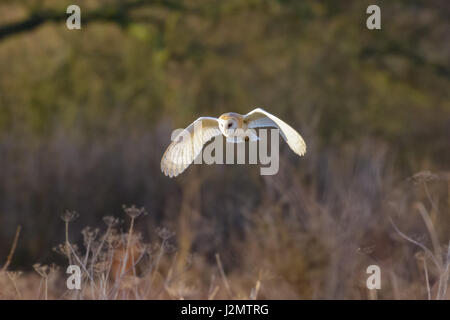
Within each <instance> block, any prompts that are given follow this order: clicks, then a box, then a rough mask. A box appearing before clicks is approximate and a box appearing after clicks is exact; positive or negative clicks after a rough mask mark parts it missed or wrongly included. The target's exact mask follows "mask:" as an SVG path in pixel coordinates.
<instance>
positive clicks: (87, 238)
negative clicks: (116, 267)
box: [81, 227, 100, 244]
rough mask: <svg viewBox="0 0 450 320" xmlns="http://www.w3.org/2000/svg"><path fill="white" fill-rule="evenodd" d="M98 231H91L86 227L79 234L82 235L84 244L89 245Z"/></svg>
mask: <svg viewBox="0 0 450 320" xmlns="http://www.w3.org/2000/svg"><path fill="white" fill-rule="evenodd" d="M99 231H100V230H99V229H94V230H92V229H91V228H90V227H86V228H84V229H83V230H82V231H81V234H82V235H83V239H84V243H85V244H87V243H90V242H93V241H94V240H95V238H97V235H98V233H99Z"/></svg>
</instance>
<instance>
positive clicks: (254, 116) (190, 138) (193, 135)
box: [161, 108, 306, 178]
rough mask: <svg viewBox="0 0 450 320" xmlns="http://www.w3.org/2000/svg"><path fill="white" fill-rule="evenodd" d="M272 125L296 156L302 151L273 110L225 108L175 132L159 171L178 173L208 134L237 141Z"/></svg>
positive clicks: (297, 138)
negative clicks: (233, 110)
mask: <svg viewBox="0 0 450 320" xmlns="http://www.w3.org/2000/svg"><path fill="white" fill-rule="evenodd" d="M264 127H266V128H267V127H274V128H278V129H279V130H280V134H281V136H282V137H283V139H284V140H285V141H286V142H287V144H288V145H289V147H290V148H291V149H292V151H294V152H295V153H296V154H298V155H299V156H302V155H304V154H305V152H306V144H305V141H304V140H303V138H302V137H301V136H300V134H299V133H298V132H297V131H296V130H294V129H293V128H292V127H291V126H289V125H288V124H287V123H285V122H284V121H283V120H281V119H279V118H277V117H275V116H274V115H273V114H270V113H269V112H267V111H265V110H263V109H261V108H256V109H255V110H253V111H250V112H249V113H247V114H246V115H241V114H239V113H234V112H229V113H224V114H222V115H221V116H220V117H219V118H213V117H200V118H198V119H197V120H195V121H194V122H193V123H191V124H190V125H189V126H188V127H187V128H186V129H184V130H183V132H181V133H180V134H178V135H177V136H176V137H175V139H174V140H173V141H172V143H171V144H170V145H169V147H167V150H166V151H165V152H164V155H163V157H162V159H161V171H162V172H163V173H164V174H165V175H166V176H169V177H171V178H172V177H176V176H177V175H179V174H180V173H182V172H183V171H184V170H185V169H186V168H187V167H188V166H189V165H190V164H191V163H192V162H193V161H194V159H195V158H196V157H197V156H198V154H199V153H200V152H201V151H202V148H203V145H204V144H205V143H207V142H208V141H209V140H211V139H212V138H214V137H216V136H219V135H221V134H222V135H224V136H225V137H226V138H227V141H229V142H234V143H239V142H244V141H247V140H258V139H259V138H258V137H257V136H256V135H255V133H254V130H248V129H257V128H264Z"/></svg>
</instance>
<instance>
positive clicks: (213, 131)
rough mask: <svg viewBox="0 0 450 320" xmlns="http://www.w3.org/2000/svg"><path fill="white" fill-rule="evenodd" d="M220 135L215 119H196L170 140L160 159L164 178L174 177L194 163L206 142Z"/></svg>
mask: <svg viewBox="0 0 450 320" xmlns="http://www.w3.org/2000/svg"><path fill="white" fill-rule="evenodd" d="M220 134H221V132H220V129H219V125H218V121H217V119H216V118H212V117H201V118H198V119H197V120H195V121H194V122H193V123H191V124H190V125H189V126H188V127H187V128H186V129H184V130H182V131H181V133H179V134H178V135H177V136H176V137H175V139H172V140H173V141H172V143H171V144H170V145H169V146H168V147H167V150H166V151H165V152H164V155H163V157H162V159H161V171H162V172H164V174H165V175H166V176H169V177H171V178H172V177H176V176H177V175H179V174H180V173H182V172H183V171H184V170H185V169H186V168H187V167H188V166H189V165H190V164H191V163H192V161H194V159H195V157H197V156H198V154H199V153H200V152H201V151H202V148H203V145H204V144H205V143H206V142H208V141H209V140H211V139H212V138H213V137H215V136H218V135H220Z"/></svg>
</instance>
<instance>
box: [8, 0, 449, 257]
mask: <svg viewBox="0 0 450 320" xmlns="http://www.w3.org/2000/svg"><path fill="white" fill-rule="evenodd" d="M70 4H78V5H79V6H80V7H81V21H82V29H81V30H68V29H67V28H66V25H65V19H66V17H67V16H68V15H67V14H66V13H65V11H66V8H67V6H68V5H70ZM370 4H374V3H373V1H366V0H364V1H360V0H355V1H334V0H319V1H316V0H314V1H313V0H309V1H308V0H305V1H298V0H226V1H224V0H170V1H167V0H154V1H152V0H148V1H145V0H121V1H113V0H80V1H77V2H76V3H75V2H74V1H71V0H70V1H66V0H63V1H62V0H17V1H15V0H8V1H2V2H1V3H0V145H1V147H0V163H1V164H2V169H1V170H2V172H1V173H0V177H1V178H2V181H3V182H2V183H0V210H1V211H0V222H2V223H4V227H3V230H2V232H0V234H1V233H3V234H4V238H2V236H1V235H0V239H3V240H4V241H3V242H4V243H5V245H4V247H3V246H2V248H0V249H1V250H0V253H3V252H5V250H6V248H7V246H8V244H7V243H8V242H7V241H6V239H10V237H11V235H12V233H13V231H14V226H15V225H16V223H17V222H21V223H22V224H24V223H25V222H24V221H30V222H29V224H30V227H35V228H38V227H39V226H40V228H41V229H39V230H47V229H45V228H54V229H57V228H58V226H59V224H58V222H57V221H56V220H54V217H55V216H58V215H59V214H61V213H62V212H63V210H65V209H79V210H80V211H83V210H85V211H89V210H88V209H87V208H89V206H90V207H91V210H92V214H93V216H97V217H98V216H99V215H101V214H108V213H109V212H108V211H109V210H120V207H121V205H122V204H123V203H124V202H126V201H130V202H132V201H133V202H134V203H136V204H137V205H146V207H147V209H148V210H149V212H160V213H159V214H160V215H164V212H165V211H164V209H163V208H165V207H167V206H169V207H170V206H173V204H171V203H170V200H169V199H168V198H169V196H166V195H164V194H165V193H167V194H168V193H170V194H171V195H173V194H175V195H177V194H179V192H180V191H179V189H173V187H171V186H169V182H167V180H164V179H163V178H162V177H161V175H160V172H159V168H158V166H159V159H160V155H161V154H162V152H163V150H164V148H165V146H167V144H168V142H169V133H170V129H173V128H178V127H183V126H186V125H187V124H189V123H190V122H191V121H193V120H194V119H196V118H197V117H198V116H200V115H211V116H217V115H220V114H221V113H223V112H226V111H236V112H240V113H246V112H248V111H249V110H251V109H252V108H253V107H254V106H260V107H264V108H266V109H267V110H268V111H270V112H273V113H274V114H277V115H279V116H280V117H281V118H283V119H286V120H287V121H288V122H289V123H291V124H292V125H293V126H294V127H297V128H299V131H300V132H302V133H304V134H305V136H306V138H307V142H308V138H309V139H310V141H314V142H315V149H313V151H314V150H315V151H316V152H321V150H325V149H326V148H329V147H331V148H345V147H346V146H348V145H350V146H351V145H356V144H361V143H363V144H364V143H366V142H365V141H376V143H382V144H383V145H386V146H387V148H389V150H390V152H392V153H393V157H395V160H396V164H397V166H398V168H399V170H400V171H402V172H403V173H404V174H409V173H412V172H415V171H417V170H420V169H422V168H423V167H424V166H426V167H427V168H438V169H443V168H447V169H448V163H449V161H450V150H449V141H450V99H449V98H450V90H449V88H450V59H449V58H450V33H449V32H448V30H450V28H449V23H450V19H449V17H450V3H449V2H448V1H445V0H413V1H412V0H403V1H376V4H378V5H379V6H380V7H381V19H382V29H381V30H368V29H367V28H366V18H367V16H368V15H367V14H366V8H367V6H368V5H370ZM368 138H370V139H373V140H366V139H368ZM105 148H106V149H107V150H108V151H107V152H106V151H105V152H103V153H102V151H101V150H103V149H105ZM74 150H75V151H74ZM93 159H96V160H95V161H94V160H93ZM121 161H122V162H121ZM62 162H64V165H62V164H61V163H62ZM58 170H59V171H58ZM192 170H196V168H194V169H192ZM131 177H133V178H131ZM145 180H151V181H145ZM235 183H238V182H236V181H235ZM249 189H250V190H251V188H250V187H249ZM69 193H73V194H74V195H73V196H72V195H69ZM149 195H151V196H149ZM255 201H256V200H255ZM80 203H83V205H80ZM112 208H116V209H112ZM83 213H85V214H88V212H83ZM30 217H35V218H33V219H31V220H30ZM37 217H39V218H37ZM89 219H93V218H89ZM55 221H56V222H55ZM95 221H98V220H95ZM25 227H26V226H25ZM52 232H53V233H52ZM52 232H50V233H48V234H46V237H47V238H45V239H41V240H40V241H42V243H35V242H33V241H31V239H28V241H29V242H30V243H31V244H30V246H32V247H33V246H35V247H36V248H34V249H30V250H35V251H33V252H39V251H38V249H37V248H41V249H42V247H44V246H45V245H48V243H53V242H52V241H53V240H51V239H50V238H52V237H54V236H55V234H54V232H56V231H52ZM58 232H59V231H58ZM58 234H59V233H58ZM24 250H25V249H24ZM24 252H25V251H24ZM1 256H3V255H0V257H1Z"/></svg>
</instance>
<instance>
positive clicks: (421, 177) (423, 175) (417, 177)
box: [408, 171, 439, 184]
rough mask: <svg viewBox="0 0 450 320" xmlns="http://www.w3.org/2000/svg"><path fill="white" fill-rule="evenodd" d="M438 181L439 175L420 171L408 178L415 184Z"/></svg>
mask: <svg viewBox="0 0 450 320" xmlns="http://www.w3.org/2000/svg"><path fill="white" fill-rule="evenodd" d="M438 179H439V175H437V174H434V173H432V172H431V171H420V172H417V173H416V174H414V175H413V176H411V177H409V178H408V180H409V181H412V182H413V183H414V184H418V183H424V182H428V181H433V180H438Z"/></svg>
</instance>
